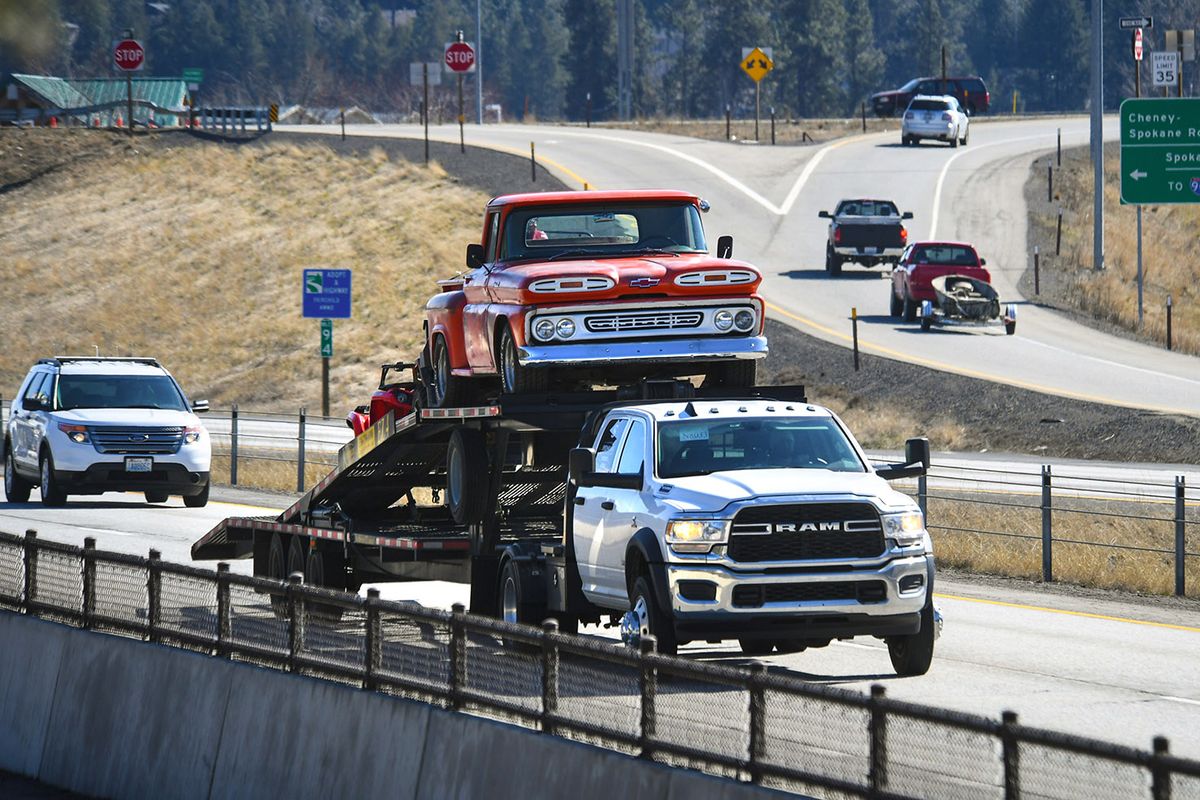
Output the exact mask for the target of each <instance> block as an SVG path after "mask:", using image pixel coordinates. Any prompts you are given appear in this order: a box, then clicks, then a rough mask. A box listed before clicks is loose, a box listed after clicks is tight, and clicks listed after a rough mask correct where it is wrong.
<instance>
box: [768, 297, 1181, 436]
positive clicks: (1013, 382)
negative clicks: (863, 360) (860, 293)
mask: <svg viewBox="0 0 1200 800" xmlns="http://www.w3.org/2000/svg"><path fill="white" fill-rule="evenodd" d="M764 303H765V304H766V306H767V308H769V309H771V310H772V311H774V312H776V313H779V314H782V315H783V316H785V317H787V318H789V319H793V320H795V321H796V322H799V323H800V324H801V325H807V326H808V327H810V328H814V329H816V330H819V331H822V332H824V333H827V334H829V335H830V336H833V337H835V338H837V339H841V340H842V341H844V342H850V341H853V340H852V338H851V337H850V336H849V335H848V334H845V333H842V332H840V331H835V330H834V329H833V328H830V327H827V326H825V325H822V324H820V323H819V322H814V321H813V320H811V319H808V318H807V317H801V316H799V315H797V314H793V313H792V312H790V311H788V310H787V309H784V308H780V307H779V306H777V305H775V304H774V303H772V302H770V301H764ZM859 348H860V349H862V350H873V351H875V352H876V353H879V354H881V355H885V356H888V357H890V358H894V359H896V360H897V361H904V362H907V363H910V364H919V365H920V366H923V367H931V368H933V369H937V370H941V371H942V372H952V373H956V374H958V375H965V376H967V377H968V378H978V379H980V380H984V381H989V382H992V383H1003V384H1004V385H1006V386H1017V387H1020V388H1022V389H1029V390H1030V391H1033V392H1040V393H1042V394H1051V395H1056V396H1059V397H1070V398H1072V399H1075V400H1085V401H1087V402H1090V403H1102V404H1104V405H1107V406H1120V407H1122V408H1135V409H1142V410H1147V411H1158V412H1161V413H1164V414H1177V415H1179V416H1184V417H1191V416H1195V415H1194V414H1193V413H1192V412H1191V411H1185V410H1183V409H1179V408H1171V407H1169V406H1156V405H1136V404H1133V403H1126V402H1122V401H1120V400H1113V399H1112V398H1109V397H1101V396H1099V395H1093V394H1084V393H1082V392H1072V391H1070V390H1068V389H1057V388H1054V387H1051V386H1042V385H1041V384H1037V383H1030V382H1028V381H1022V380H1018V379H1013V378H1005V379H1003V380H998V379H997V378H996V377H995V376H994V375H989V374H988V373H986V372H978V371H976V370H971V369H963V368H962V367H958V366H955V365H953V364H946V363H943V362H941V361H934V360H932V359H928V358H920V357H918V356H914V355H911V354H909V353H902V352H900V351H899V350H892V349H891V348H888V347H883V346H882V345H877V344H871V343H870V342H863V341H861V340H860V341H859Z"/></svg>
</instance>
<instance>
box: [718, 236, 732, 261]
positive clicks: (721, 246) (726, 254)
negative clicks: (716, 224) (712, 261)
mask: <svg viewBox="0 0 1200 800" xmlns="http://www.w3.org/2000/svg"><path fill="white" fill-rule="evenodd" d="M717 258H733V237H732V236H719V237H717Z"/></svg>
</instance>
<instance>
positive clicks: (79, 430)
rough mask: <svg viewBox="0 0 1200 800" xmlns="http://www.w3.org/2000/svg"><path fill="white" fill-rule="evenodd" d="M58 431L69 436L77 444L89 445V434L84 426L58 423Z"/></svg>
mask: <svg viewBox="0 0 1200 800" xmlns="http://www.w3.org/2000/svg"><path fill="white" fill-rule="evenodd" d="M58 429H59V430H60V431H62V432H63V433H65V434H66V435H67V438H68V439H70V440H71V441H72V442H74V443H75V444H87V443H88V441H89V440H88V432H87V428H85V427H84V426H82V425H68V424H67V423H65V422H60V423H58Z"/></svg>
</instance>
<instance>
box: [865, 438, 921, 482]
mask: <svg viewBox="0 0 1200 800" xmlns="http://www.w3.org/2000/svg"><path fill="white" fill-rule="evenodd" d="M928 471H929V440H928V439H926V438H925V437H924V436H922V437H919V438H916V439H909V440H908V441H907V442H905V443H904V463H903V464H885V465H883V466H882V467H879V468H877V469H876V470H875V474H876V475H878V476H879V477H881V478H883V479H884V480H885V481H894V480H898V479H900V478H916V477H919V476H921V475H924V474H925V473H927V472H928Z"/></svg>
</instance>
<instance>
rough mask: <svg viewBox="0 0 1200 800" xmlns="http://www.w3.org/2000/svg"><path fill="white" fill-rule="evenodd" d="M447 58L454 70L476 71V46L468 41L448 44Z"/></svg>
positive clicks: (448, 65) (447, 63) (451, 68)
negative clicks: (472, 45)
mask: <svg viewBox="0 0 1200 800" xmlns="http://www.w3.org/2000/svg"><path fill="white" fill-rule="evenodd" d="M445 60H446V66H447V67H449V68H450V70H451V71H452V72H474V71H475V48H474V47H471V45H469V44H467V43H466V42H451V43H450V44H448V45H446V55H445Z"/></svg>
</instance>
